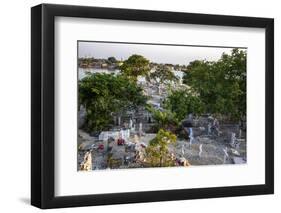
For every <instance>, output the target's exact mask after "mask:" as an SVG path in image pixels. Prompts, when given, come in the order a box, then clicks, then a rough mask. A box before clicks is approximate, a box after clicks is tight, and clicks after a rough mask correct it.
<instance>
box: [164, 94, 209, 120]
mask: <svg viewBox="0 0 281 213" xmlns="http://www.w3.org/2000/svg"><path fill="white" fill-rule="evenodd" d="M164 108H165V109H166V110H168V111H170V112H172V113H173V115H175V118H176V119H177V120H178V121H182V120H183V119H184V118H185V117H186V116H187V115H188V114H190V113H194V114H200V113H202V112H204V104H203V102H202V101H201V99H200V98H199V97H198V96H197V95H196V94H192V93H191V92H190V91H189V90H187V89H179V90H172V91H171V92H170V94H169V95H168V96H167V98H166V99H165V102H164Z"/></svg>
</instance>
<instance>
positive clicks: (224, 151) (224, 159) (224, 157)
mask: <svg viewBox="0 0 281 213" xmlns="http://www.w3.org/2000/svg"><path fill="white" fill-rule="evenodd" d="M222 151H223V153H224V156H223V164H225V161H226V159H227V158H228V157H229V155H228V153H227V147H225V148H223V149H222Z"/></svg>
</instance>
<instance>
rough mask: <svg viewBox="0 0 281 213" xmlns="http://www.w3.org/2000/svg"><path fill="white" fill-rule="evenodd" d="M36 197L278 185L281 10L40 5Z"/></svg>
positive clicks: (132, 195)
mask: <svg viewBox="0 0 281 213" xmlns="http://www.w3.org/2000/svg"><path fill="white" fill-rule="evenodd" d="M31 41H32V42H31V43H32V44H31V50H32V55H31V59H32V63H31V65H32V66H31V78H32V79H31V97H32V101H31V110H32V116H31V121H32V122H31V123H32V126H31V128H32V134H31V136H32V137H31V149H32V150H31V152H32V155H31V203H32V205H34V206H37V207H40V208H59V207H74V206H89V205H105V204H121V203H136V202H153V201H169V200H181V199H197V198H214V197H227V196H243V195H259V194H272V193H273V191H274V160H273V159H274V152H273V146H274V84H273V83H274V21H273V19H270V18H254V17H238V16H221V15H207V14H191V13H178V12H164V11H147V10H129V9H113V8H101V7H85V6H66V5H50V4H42V5H38V6H35V7H33V8H32V9H31Z"/></svg>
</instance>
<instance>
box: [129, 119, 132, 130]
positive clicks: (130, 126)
mask: <svg viewBox="0 0 281 213" xmlns="http://www.w3.org/2000/svg"><path fill="white" fill-rule="evenodd" d="M129 128H130V129H132V128H133V121H132V119H131V118H130V125H129Z"/></svg>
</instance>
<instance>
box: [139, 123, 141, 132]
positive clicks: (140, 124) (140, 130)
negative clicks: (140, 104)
mask: <svg viewBox="0 0 281 213" xmlns="http://www.w3.org/2000/svg"><path fill="white" fill-rule="evenodd" d="M139 133H140V134H142V123H141V122H140V126H139Z"/></svg>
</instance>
